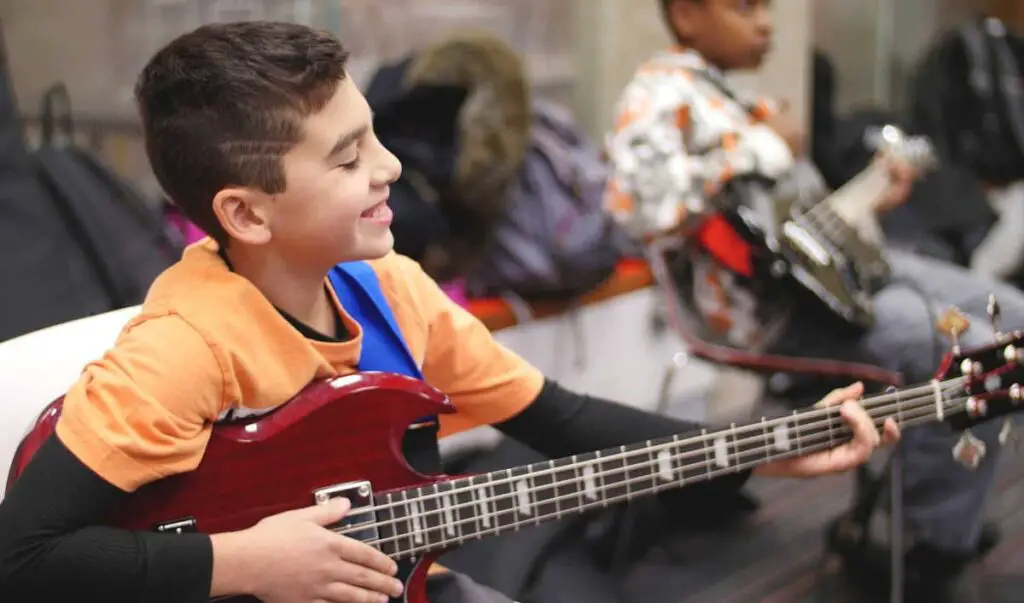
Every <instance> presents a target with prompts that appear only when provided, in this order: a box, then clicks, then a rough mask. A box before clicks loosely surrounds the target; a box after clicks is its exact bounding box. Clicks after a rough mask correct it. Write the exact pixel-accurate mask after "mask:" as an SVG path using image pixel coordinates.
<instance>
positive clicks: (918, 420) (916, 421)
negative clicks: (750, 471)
mask: <svg viewBox="0 0 1024 603" xmlns="http://www.w3.org/2000/svg"><path fill="white" fill-rule="evenodd" d="M929 421H931V415H930V413H929V414H928V415H922V416H920V417H915V418H914V419H911V420H910V421H908V426H909V425H915V424H921V423H922V422H929ZM807 448H808V451H809V452H811V451H818V450H827V449H828V447H827V443H826V442H825V441H824V440H822V441H821V442H817V443H814V444H809V445H808V446H807ZM756 465H757V463H756V462H755V463H753V464H751V463H743V464H740V465H739V466H737V467H734V468H731V469H730V470H725V469H723V470H718V471H716V472H713V475H712V476H713V477H717V476H718V475H724V474H726V473H731V472H735V471H738V470H743V469H747V468H749V467H750V466H756ZM662 489H665V488H664V487H662V488H645V489H644V490H642V491H636V492H635V493H634V494H648V493H652V492H657V491H659V490H662ZM622 498H623V497H620V498H619V499H616V500H610V501H607V504H611V503H613V502H620V501H621V500H622ZM601 504H603V503H601V502H594V503H586V504H585V505H584V506H583V507H581V508H580V509H579V510H580V511H582V510H586V509H589V508H594V507H597V506H600V505H601ZM552 517H554V515H548V516H543V517H539V518H535V519H533V520H531V521H537V520H538V519H539V520H541V521H543V520H545V519H550V518H552ZM524 523H525V522H515V524H514V525H523V524H524ZM493 533H494V529H493V528H492V529H489V530H484V531H481V533H479V534H476V535H474V536H477V537H482V536H486V535H489V534H493ZM450 542H451V541H448V542H441V543H432V544H431V545H429V546H427V547H419V548H414V549H410V550H399V551H398V552H397V553H395V556H396V557H401V556H403V555H407V554H412V553H416V552H420V551H428V550H432V549H433V548H436V547H439V546H445V545H447V544H450ZM368 544H371V545H374V544H378V545H379V544H381V543H379V542H377V543H375V542H370V543H368Z"/></svg>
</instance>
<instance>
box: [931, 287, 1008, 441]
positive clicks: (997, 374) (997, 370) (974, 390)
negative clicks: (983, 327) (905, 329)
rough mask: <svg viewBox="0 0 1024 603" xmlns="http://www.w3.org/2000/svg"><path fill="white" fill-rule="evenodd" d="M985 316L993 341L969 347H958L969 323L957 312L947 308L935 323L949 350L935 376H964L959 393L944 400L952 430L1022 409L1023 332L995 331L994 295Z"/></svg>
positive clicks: (997, 310)
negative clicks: (990, 328)
mask: <svg viewBox="0 0 1024 603" xmlns="http://www.w3.org/2000/svg"><path fill="white" fill-rule="evenodd" d="M989 315H990V317H991V318H992V320H993V323H994V324H993V326H994V327H995V330H996V337H995V340H994V341H992V342H991V343H988V344H985V345H981V346H976V347H971V348H961V346H960V343H959V338H960V335H961V334H962V333H963V332H964V331H965V330H966V329H967V328H968V327H969V325H968V324H967V319H966V318H965V317H963V315H962V314H960V313H959V312H958V311H956V310H951V311H950V312H948V313H947V314H946V315H945V316H943V318H942V319H941V320H940V321H939V324H938V325H937V327H938V328H939V330H940V331H944V334H945V335H947V336H948V337H949V339H950V341H951V343H952V346H953V349H952V351H951V352H950V353H949V354H947V356H946V359H945V361H944V362H943V364H942V367H941V368H940V370H939V372H938V373H937V374H936V378H937V379H938V380H939V381H946V380H950V379H956V378H960V377H963V378H965V382H964V384H963V389H962V392H963V395H962V396H958V397H957V399H952V400H947V404H946V407H945V418H946V420H947V421H948V422H949V423H950V424H951V425H952V426H953V428H954V429H967V428H970V427H971V426H973V425H976V424H979V423H984V422H986V421H990V420H992V419H996V418H998V417H1002V416H1006V415H1009V414H1012V413H1015V412H1018V411H1024V331H1009V332H999V328H998V317H999V307H998V304H997V303H996V302H995V299H994V298H990V303H989Z"/></svg>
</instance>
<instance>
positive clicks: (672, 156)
mask: <svg viewBox="0 0 1024 603" xmlns="http://www.w3.org/2000/svg"><path fill="white" fill-rule="evenodd" d="M777 110H778V109H777V107H776V105H775V104H774V103H773V102H772V101H770V100H768V99H765V98H760V97H754V96H745V95H744V94H743V93H742V92H740V91H735V90H733V89H732V88H731V86H730V85H729V84H728V83H727V82H726V80H725V78H724V76H723V74H722V73H721V72H720V71H719V70H718V69H716V68H715V67H713V66H711V65H709V64H708V63H707V62H706V61H705V60H704V59H703V58H702V57H701V56H700V55H699V54H698V53H696V52H694V51H692V50H683V49H674V50H669V51H665V52H662V53H659V54H656V55H655V56H653V57H652V58H651V59H650V60H648V61H647V62H646V63H644V64H643V65H641V66H640V68H639V69H637V71H636V74H635V75H634V77H633V79H632V81H631V82H630V83H629V84H628V85H627V86H626V88H625V90H624V92H623V93H622V95H621V97H620V99H619V102H618V106H617V108H616V114H617V115H616V119H615V124H614V127H613V130H612V132H611V133H610V134H609V135H608V137H607V140H606V145H607V152H608V156H609V160H610V161H611V164H612V177H611V179H610V181H609V187H608V194H607V203H608V209H609V210H610V211H611V212H612V213H613V215H615V216H616V218H617V219H618V220H619V221H620V223H622V224H623V225H624V226H626V227H627V228H628V229H629V230H630V231H631V232H632V233H633V234H634V236H637V237H644V236H651V235H657V234H661V233H666V232H678V233H682V234H683V235H689V234H693V233H694V232H695V231H696V230H697V228H698V227H699V226H700V225H701V224H702V223H703V221H704V219H705V218H707V217H708V216H709V215H711V214H713V213H714V212H715V208H714V207H712V206H711V205H710V204H709V202H708V200H709V199H711V197H712V196H713V195H714V194H715V193H717V192H718V191H719V190H720V189H721V187H722V186H723V184H725V183H726V182H728V181H729V180H730V179H731V178H733V177H736V176H739V175H744V174H757V175H760V176H763V177H765V178H768V179H770V180H772V181H776V182H778V181H780V179H782V178H784V177H787V176H789V175H790V174H791V173H792V172H793V168H794V166H795V162H794V158H793V155H792V153H791V152H790V150H789V147H788V146H787V145H786V143H785V142H784V141H783V140H782V138H781V137H779V136H778V135H777V134H776V133H775V132H774V131H773V130H772V129H771V128H769V127H768V126H767V125H766V124H764V123H763V121H764V120H765V118H767V117H768V116H770V115H771V114H772V113H773V112H775V111H777ZM688 263H689V264H690V267H692V269H693V270H692V276H691V277H690V280H691V282H689V283H686V282H683V283H679V286H680V287H684V288H685V287H692V290H688V291H686V294H687V295H689V296H691V298H692V300H693V304H694V305H695V306H696V308H695V309H696V310H697V311H699V312H700V314H702V315H703V316H702V318H703V321H704V322H705V324H707V325H708V326H709V327H711V328H713V329H714V330H715V331H716V332H717V333H716V335H717V339H719V340H720V341H722V342H724V343H728V344H730V345H734V346H739V347H744V348H762V347H764V346H765V345H768V344H769V343H770V342H769V341H766V337H767V335H766V334H768V333H775V332H777V331H778V330H779V328H780V327H781V326H782V323H784V322H785V320H786V318H787V315H788V313H789V309H788V304H782V305H779V304H767V303H764V300H761V302H759V301H758V299H757V297H756V296H755V295H754V293H753V291H752V290H751V289H750V288H748V287H745V286H744V285H743V283H742V282H741V281H742V279H739V278H737V277H736V275H735V274H733V273H732V272H730V271H727V270H726V269H724V268H723V267H722V266H721V265H720V264H719V263H718V262H716V261H714V260H713V259H712V258H711V257H710V256H709V255H708V254H706V253H703V252H702V251H701V250H700V249H695V250H694V252H693V253H692V254H691V256H690V257H689V258H688Z"/></svg>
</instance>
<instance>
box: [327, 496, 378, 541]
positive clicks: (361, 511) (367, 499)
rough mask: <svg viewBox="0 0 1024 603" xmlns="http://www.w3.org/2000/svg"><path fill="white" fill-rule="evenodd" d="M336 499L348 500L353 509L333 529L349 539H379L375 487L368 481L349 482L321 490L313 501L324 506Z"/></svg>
mask: <svg viewBox="0 0 1024 603" xmlns="http://www.w3.org/2000/svg"><path fill="white" fill-rule="evenodd" d="M335 498H347V499H348V501H349V502H350V503H351V504H352V508H351V509H349V512H348V513H346V514H345V517H343V518H342V520H341V521H339V522H338V523H336V524H333V525H332V526H331V527H333V528H335V529H339V530H341V531H342V533H344V534H345V535H346V536H348V537H349V538H354V539H356V540H361V541H363V542H370V541H373V540H376V539H377V528H376V527H375V526H376V524H375V520H376V513H375V511H374V508H373V487H372V486H371V484H370V482H368V481H358V482H348V483H345V484H337V485H334V486H328V487H326V488H320V489H319V490H316V491H314V492H313V501H314V502H315V503H316V504H318V505H324V504H327V503H328V502H330V501H331V500H333V499H335Z"/></svg>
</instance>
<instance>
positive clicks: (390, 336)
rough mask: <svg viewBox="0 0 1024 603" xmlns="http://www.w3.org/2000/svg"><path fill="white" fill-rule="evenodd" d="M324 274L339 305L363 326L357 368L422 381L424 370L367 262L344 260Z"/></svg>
mask: <svg viewBox="0 0 1024 603" xmlns="http://www.w3.org/2000/svg"><path fill="white" fill-rule="evenodd" d="M327 277H328V279H330V281H331V286H332V287H333V288H334V293H335V295H337V296H338V300H339V301H340V302H341V305H342V307H343V308H345V311H346V312H348V314H349V316H351V317H352V319H353V320H355V321H356V322H357V323H358V324H359V326H360V327H362V330H363V345H362V351H361V352H360V354H359V362H358V364H357V366H358V368H359V370H360V371H381V372H385V373H397V374H400V375H406V376H408V377H413V378H415V379H420V380H422V379H423V373H422V372H421V371H420V368H419V366H418V365H417V364H416V360H415V359H414V358H413V357H412V353H411V352H410V351H409V347H408V346H407V345H406V343H405V338H404V337H402V332H401V330H399V328H398V322H397V321H396V320H395V315H394V314H393V313H392V312H391V306H390V305H389V304H388V302H387V300H386V299H384V293H383V292H382V291H381V288H380V281H378V280H377V274H376V273H375V272H374V271H373V268H371V267H370V265H369V264H367V263H366V262H345V263H342V264H338V265H337V266H335V267H334V268H332V269H331V271H330V272H329V273H328V274H327Z"/></svg>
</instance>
